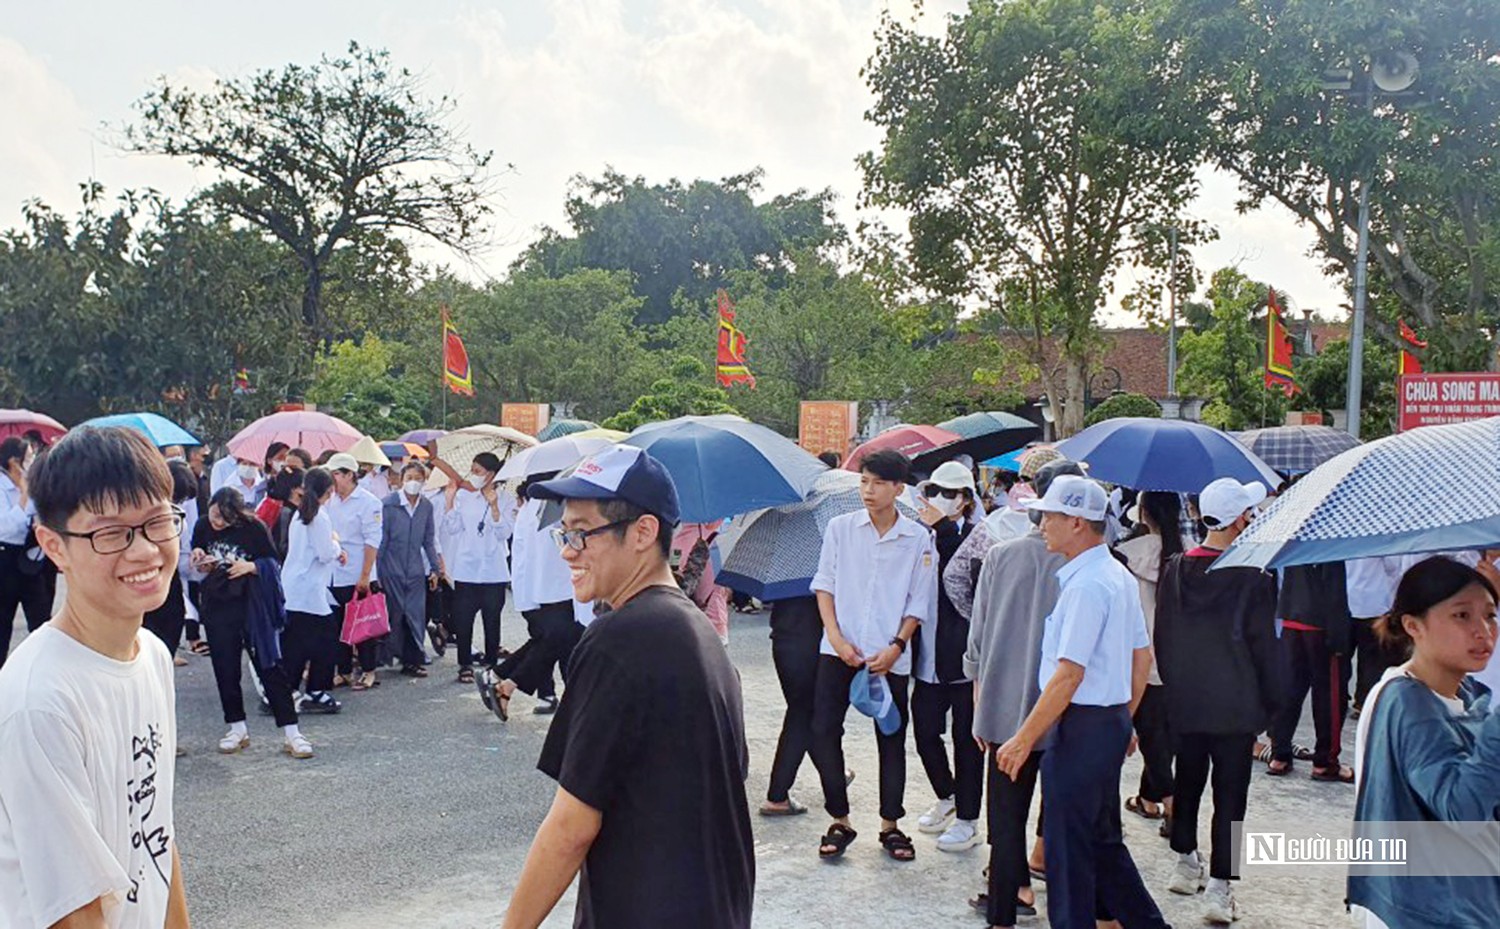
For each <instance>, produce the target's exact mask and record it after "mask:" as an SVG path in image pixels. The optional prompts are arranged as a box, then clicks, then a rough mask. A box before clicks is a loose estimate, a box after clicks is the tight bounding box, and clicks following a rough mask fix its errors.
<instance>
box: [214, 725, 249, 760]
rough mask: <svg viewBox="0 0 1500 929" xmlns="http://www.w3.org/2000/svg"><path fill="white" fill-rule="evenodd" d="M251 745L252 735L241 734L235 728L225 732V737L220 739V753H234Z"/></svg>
mask: <svg viewBox="0 0 1500 929" xmlns="http://www.w3.org/2000/svg"><path fill="white" fill-rule="evenodd" d="M249 747H250V736H248V735H240V734H239V733H238V732H235V731H234V730H233V729H231V730H229V731H228V732H226V733H224V738H222V739H220V740H219V753H220V754H223V755H233V754H236V753H238V752H240V751H242V750H244V749H246V748H249Z"/></svg>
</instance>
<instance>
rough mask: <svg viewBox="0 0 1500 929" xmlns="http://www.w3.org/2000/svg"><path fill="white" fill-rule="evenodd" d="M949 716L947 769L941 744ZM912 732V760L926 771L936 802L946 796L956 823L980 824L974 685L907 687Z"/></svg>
mask: <svg viewBox="0 0 1500 929" xmlns="http://www.w3.org/2000/svg"><path fill="white" fill-rule="evenodd" d="M950 712H951V713H952V714H953V728H952V733H951V734H952V736H953V764H952V767H949V764H948V747H947V746H946V745H944V744H943V730H944V729H946V728H948V714H949V713H950ZM911 728H912V735H913V737H914V738H915V740H916V743H917V756H918V757H919V758H921V759H922V767H923V769H924V770H926V772H927V781H928V783H930V784H932V790H933V792H934V793H936V794H937V797H938V799H939V800H946V799H947V798H949V797H952V798H953V799H954V802H955V803H956V804H957V806H958V818H959V819H964V820H968V821H970V822H974V821H976V820H978V819H979V804H980V800H981V799H982V798H983V796H984V752H982V751H980V750H979V746H978V745H977V744H976V743H975V742H974V685H973V683H971V682H968V681H964V682H961V683H957V684H928V683H924V682H923V681H917V682H916V683H914V684H913V685H912V694H911Z"/></svg>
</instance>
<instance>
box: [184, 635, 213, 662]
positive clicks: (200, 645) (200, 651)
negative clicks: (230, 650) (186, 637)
mask: <svg viewBox="0 0 1500 929" xmlns="http://www.w3.org/2000/svg"><path fill="white" fill-rule="evenodd" d="M188 650H189V651H191V652H192V653H193V654H194V655H202V656H204V657H205V658H206V657H208V652H209V649H208V643H207V642H205V641H203V640H202V639H199V640H198V641H196V642H193V643H191V644H190V645H188Z"/></svg>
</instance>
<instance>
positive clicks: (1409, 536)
mask: <svg viewBox="0 0 1500 929" xmlns="http://www.w3.org/2000/svg"><path fill="white" fill-rule="evenodd" d="M1496 546H1500V417H1495V418H1492V419H1481V420H1476V421H1474V422H1468V423H1454V424H1452V425H1447V426H1424V427H1422V428H1421V429H1413V430H1412V431H1410V432H1403V433H1401V434H1400V435H1393V436H1390V437H1388V438H1384V439H1378V440H1376V441H1374V442H1370V443H1369V444H1366V445H1360V446H1357V447H1355V448H1352V449H1350V450H1349V451H1347V452H1344V453H1343V454H1341V455H1339V456H1337V457H1336V458H1334V459H1333V460H1331V461H1329V462H1327V463H1326V464H1323V465H1321V466H1319V467H1318V468H1315V469H1314V470H1313V471H1312V473H1311V474H1308V475H1307V476H1306V477H1304V478H1302V480H1300V481H1298V482H1297V483H1296V484H1294V485H1292V487H1291V488H1290V489H1288V490H1287V492H1286V493H1284V494H1282V495H1281V496H1280V497H1278V498H1277V499H1276V501H1275V502H1274V503H1272V504H1271V505H1270V506H1269V507H1268V508H1267V509H1266V511H1265V512H1264V513H1262V514H1260V516H1259V517H1257V518H1256V520H1255V521H1254V522H1252V523H1251V524H1250V528H1249V529H1247V530H1245V532H1244V533H1243V534H1241V535H1240V537H1239V538H1238V539H1237V540H1235V543H1234V544H1233V545H1232V546H1230V548H1229V551H1227V552H1225V553H1224V555H1223V556H1222V557H1220V558H1219V560H1218V561H1217V562H1215V563H1214V566H1215V567H1229V566H1234V565H1252V566H1255V567H1260V568H1279V567H1284V566H1287V565H1296V564H1318V563H1322V562H1330V561H1345V560H1348V559H1350V558H1373V557H1376V556H1381V555H1408V554H1417V553H1420V552H1439V551H1451V550H1454V549H1465V548H1490V547H1496Z"/></svg>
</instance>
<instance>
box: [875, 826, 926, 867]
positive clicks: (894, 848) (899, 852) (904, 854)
mask: <svg viewBox="0 0 1500 929" xmlns="http://www.w3.org/2000/svg"><path fill="white" fill-rule="evenodd" d="M880 845H881V847H882V848H884V849H885V853H886V854H887V855H890V856H891V860H892V861H916V860H917V849H916V846H914V845H912V844H911V837H910V836H908V835H907V834H906V833H904V832H902V831H901V830H900V829H887V830H886V831H884V832H882V833H881V834H880Z"/></svg>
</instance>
